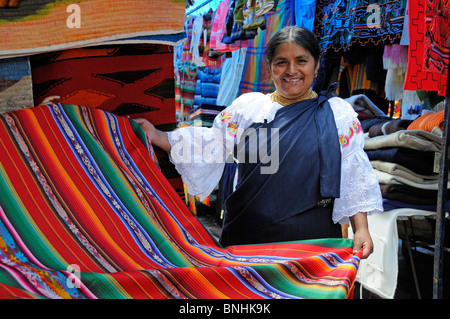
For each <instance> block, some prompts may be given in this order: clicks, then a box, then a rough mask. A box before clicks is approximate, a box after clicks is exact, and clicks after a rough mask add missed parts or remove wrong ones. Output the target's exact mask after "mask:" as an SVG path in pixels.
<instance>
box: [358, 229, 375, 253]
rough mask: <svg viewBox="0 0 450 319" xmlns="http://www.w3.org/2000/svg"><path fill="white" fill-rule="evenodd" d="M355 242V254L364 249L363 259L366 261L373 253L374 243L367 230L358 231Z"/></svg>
mask: <svg viewBox="0 0 450 319" xmlns="http://www.w3.org/2000/svg"><path fill="white" fill-rule="evenodd" d="M353 242H354V244H353V252H354V253H357V252H358V251H360V250H361V249H362V256H361V258H362V259H366V258H367V257H369V255H370V254H371V253H373V241H372V237H371V236H370V234H369V230H368V229H367V228H366V229H358V230H357V231H356V232H355V234H354V237H353Z"/></svg>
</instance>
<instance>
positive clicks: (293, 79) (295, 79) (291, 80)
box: [283, 78, 300, 83]
mask: <svg viewBox="0 0 450 319" xmlns="http://www.w3.org/2000/svg"><path fill="white" fill-rule="evenodd" d="M283 80H284V81H285V82H288V83H297V82H299V81H300V78H283Z"/></svg>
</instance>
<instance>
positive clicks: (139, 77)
mask: <svg viewBox="0 0 450 319" xmlns="http://www.w3.org/2000/svg"><path fill="white" fill-rule="evenodd" d="M171 51H173V49H172V48H171V47H170V46H166V45H120V46H102V47H92V48H83V49H72V50H65V51H60V52H56V53H49V54H43V55H38V56H34V57H32V58H31V67H32V79H33V91H34V92H33V93H34V99H35V105H38V104H39V103H40V102H41V101H42V100H43V99H44V98H45V97H48V96H51V95H58V96H61V99H60V100H59V101H58V102H61V103H68V104H76V105H83V106H87V107H92V108H98V109H101V110H104V111H108V112H112V113H114V114H117V115H128V116H130V117H132V118H136V117H145V118H147V119H149V120H150V121H151V122H152V123H153V124H155V125H161V124H173V123H175V122H176V118H175V84H174V83H175V80H174V66H173V52H171Z"/></svg>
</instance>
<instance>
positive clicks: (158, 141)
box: [150, 129, 172, 152]
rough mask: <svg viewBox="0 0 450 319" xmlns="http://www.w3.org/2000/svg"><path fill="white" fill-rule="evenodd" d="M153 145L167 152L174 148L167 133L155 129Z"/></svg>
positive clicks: (152, 139)
mask: <svg viewBox="0 0 450 319" xmlns="http://www.w3.org/2000/svg"><path fill="white" fill-rule="evenodd" d="M150 141H151V142H152V144H153V145H156V146H158V147H159V148H161V149H162V150H164V151H166V152H170V150H171V148H172V146H171V145H170V143H169V136H168V135H167V133H166V132H163V131H160V130H157V129H155V131H154V133H153V136H152V138H151V139H150Z"/></svg>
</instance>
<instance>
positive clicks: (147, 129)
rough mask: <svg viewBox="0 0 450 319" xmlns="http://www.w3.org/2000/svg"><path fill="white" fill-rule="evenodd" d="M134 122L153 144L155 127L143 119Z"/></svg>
mask: <svg viewBox="0 0 450 319" xmlns="http://www.w3.org/2000/svg"><path fill="white" fill-rule="evenodd" d="M134 120H135V121H136V123H137V124H139V126H140V127H141V128H142V130H143V131H144V133H145V134H146V135H147V137H148V139H149V140H150V141H151V142H153V139H154V136H155V130H156V128H155V126H154V125H153V124H152V123H150V122H149V121H148V120H146V119H143V118H137V119H134Z"/></svg>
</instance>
